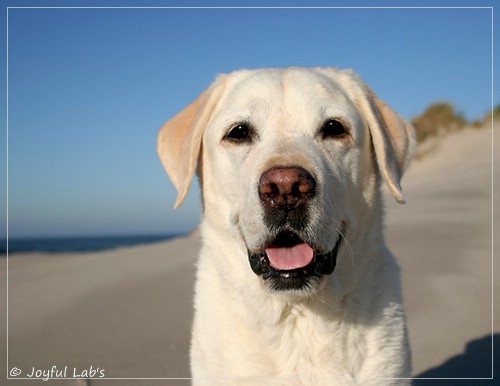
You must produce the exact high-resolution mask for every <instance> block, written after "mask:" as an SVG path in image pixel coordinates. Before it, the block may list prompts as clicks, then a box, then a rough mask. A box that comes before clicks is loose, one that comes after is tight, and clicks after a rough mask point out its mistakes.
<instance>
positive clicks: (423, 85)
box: [0, 1, 499, 237]
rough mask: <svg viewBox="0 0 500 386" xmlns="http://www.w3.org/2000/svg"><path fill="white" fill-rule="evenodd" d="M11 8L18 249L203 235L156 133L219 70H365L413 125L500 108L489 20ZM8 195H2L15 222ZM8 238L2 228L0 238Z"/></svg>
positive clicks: (468, 11)
mask: <svg viewBox="0 0 500 386" xmlns="http://www.w3.org/2000/svg"><path fill="white" fill-rule="evenodd" d="M226 3H227V2H226ZM379 3H380V2H379ZM151 4H152V5H155V6H168V5H173V4H174V3H173V2H170V3H169V2H161V1H156V2H152V3H151ZM183 4H186V3H185V2H183V3H181V5H183ZM202 4H204V5H209V2H203V3H202ZM218 4H219V5H224V4H225V3H224V2H219V3H218ZM232 4H236V3H235V2H233V3H232ZM237 4H243V3H237ZM247 4H248V3H247ZM250 4H252V5H255V4H265V5H283V4H285V3H284V2H280V3H277V2H275V3H270V2H269V1H268V2H261V3H256V2H253V3H250ZM287 4H290V5H299V4H302V5H304V4H305V5H315V4H318V5H323V6H325V5H326V6H334V5H346V3H345V2H344V3H342V2H333V1H323V2H321V3H319V2H302V3H300V2H292V1H290V2H288V3H287ZM348 4H362V3H353V2H350V3H348ZM369 4H370V5H371V6H375V5H406V6H407V5H417V6H420V5H425V4H426V3H423V2H418V1H417V2H415V1H414V2H411V1H408V2H388V1H386V2H384V3H380V4H378V3H377V2H375V1H372V2H369ZM432 4H434V5H437V4H438V3H436V2H433V3H432ZM492 4H493V2H491V1H490V2H488V1H469V2H467V1H460V2H455V3H454V2H452V1H447V2H442V5H446V6H453V5H460V6H467V5H472V6H485V7H487V6H491V5H492ZM2 5H3V7H4V8H3V10H2V11H3V16H4V18H3V20H8V106H7V99H6V96H7V84H6V81H5V79H7V78H6V77H4V80H3V81H2V87H3V94H2V101H4V103H3V108H2V110H0V111H2V113H3V114H5V113H6V112H7V111H8V198H9V200H8V220H9V221H8V227H9V237H27V236H64V235H101V234H148V233H170V232H178V231H187V230H190V229H192V228H194V227H195V226H196V224H197V223H198V222H199V220H200V216H201V206H200V204H199V201H200V198H199V196H200V195H199V191H198V189H197V187H195V188H193V189H192V190H191V194H190V197H189V199H188V200H187V201H186V202H185V204H184V205H183V207H182V208H181V209H178V210H176V211H173V210H172V209H171V208H172V206H173V204H174V202H175V196H176V194H175V191H174V189H173V187H172V185H171V183H170V181H169V180H168V178H167V176H166V174H165V173H164V171H163V169H162V167H161V164H160V162H159V160H158V158H157V155H156V149H155V146H156V135H157V132H158V129H159V128H160V127H161V126H162V125H163V123H164V122H165V121H167V120H168V119H169V118H170V117H172V116H173V115H174V114H175V113H176V112H178V111H179V110H181V109H182V108H183V107H184V106H186V105H187V104H189V103H190V102H191V101H192V100H193V99H194V98H195V97H196V96H197V95H198V94H199V93H200V92H201V91H202V90H203V89H204V88H205V87H207V86H208V85H209V84H210V82H211V81H212V80H213V79H214V77H215V76H216V74H218V73H225V72H230V71H233V70H237V69H241V68H259V67H286V66H291V65H301V66H333V67H340V68H353V69H355V70H356V71H357V72H358V73H359V74H360V75H361V77H362V78H363V79H364V80H365V81H366V82H367V83H369V84H370V85H371V86H372V88H373V89H374V90H375V91H376V93H377V94H378V95H379V96H380V97H381V98H383V99H384V100H386V101H387V102H388V103H389V104H390V105H391V106H392V107H394V108H395V109H396V110H398V111H399V112H401V113H402V114H403V115H404V116H406V117H407V118H412V117H413V116H415V115H417V114H420V113H421V112H422V111H423V110H425V108H426V107H427V106H428V105H429V104H430V103H432V102H435V101H450V102H452V103H454V104H455V105H456V107H457V108H458V109H459V111H461V112H462V113H463V114H464V115H465V116H466V117H467V118H468V119H476V118H482V117H483V116H484V114H485V113H486V112H487V111H489V109H490V108H491V94H492V87H491V84H492V76H491V67H492V42H491V30H492V29H491V28H492V26H491V19H492V17H491V15H492V11H491V9H487V8H485V9H477V8H475V9H472V8H462V9H456V8H446V9H437V8H426V9H409V8H403V9H401V8H398V9H389V8H384V9H373V8H370V9H367V8H350V9H338V8H336V9H171V8H162V9H159V8H141V9H123V8H92V9H76V8H70V9H68V8H65V9H60V8H36V9H34V8H9V9H8V15H7V6H9V7H24V6H29V5H36V6H39V7H40V6H48V5H51V6H54V5H55V6H74V5H83V6H87V5H97V6H104V5H110V6H120V5H121V6H133V5H140V6H147V5H148V3H147V2H141V3H134V1H127V2H125V1H123V2H121V1H114V2H112V3H107V2H105V1H101V2H97V3H96V2H95V3H89V2H80V3H78V2H76V1H73V2H69V1H66V2H64V1H59V2H57V1H51V2H44V1H37V2H28V1H24V2H23V1H10V2H9V1H7V2H4V3H3V4H2ZM365 5H366V2H365ZM497 30H498V28H497ZM2 34H3V36H1V37H2V40H3V53H2V56H3V57H4V58H5V56H6V54H5V52H6V41H7V40H6V36H5V32H2ZM5 59H6V58H5ZM2 63H7V61H6V60H2ZM1 66H2V67H3V69H4V73H5V70H6V68H5V67H6V66H5V64H2V65H1ZM496 94H497V95H498V93H496ZM498 103H499V99H498V96H495V100H494V104H495V105H496V104H498ZM5 121H6V120H5ZM1 138H2V139H1V154H2V161H1V162H2V168H1V171H0V177H1V179H2V181H6V180H7V179H6V156H5V154H6V148H7V147H6V142H7V141H6V139H7V131H6V130H5V128H3V129H2V137H1ZM2 187H3V183H2ZM5 197H6V190H5V189H3V188H2V191H1V192H0V198H1V200H2V205H1V206H0V215H1V218H5V217H6V212H7V211H6V209H7V205H6V204H5V202H6V200H5ZM6 226H7V224H6V222H4V221H2V222H1V223H0V232H1V233H0V235H1V234H5V232H6ZM0 237H1V236H0Z"/></svg>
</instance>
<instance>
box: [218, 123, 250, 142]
mask: <svg viewBox="0 0 500 386" xmlns="http://www.w3.org/2000/svg"><path fill="white" fill-rule="evenodd" d="M251 135H252V129H251V128H250V126H249V125H247V124H246V123H239V124H237V125H236V126H234V127H233V128H232V129H231V130H229V132H228V133H227V134H226V136H225V137H224V140H226V141H229V142H234V143H241V142H250V141H251V140H252V137H251Z"/></svg>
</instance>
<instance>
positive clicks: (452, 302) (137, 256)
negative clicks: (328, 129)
mask: <svg viewBox="0 0 500 386" xmlns="http://www.w3.org/2000/svg"><path fill="white" fill-rule="evenodd" d="M498 129H500V128H498ZM498 129H497V130H496V133H498ZM495 136H496V137H497V138H495V140H496V141H495V143H496V144H498V143H500V137H498V134H495ZM491 143H492V132H491V129H467V130H464V131H461V132H459V133H455V134H449V135H448V136H446V137H444V138H440V139H437V140H435V146H431V145H427V147H429V148H431V151H429V152H428V154H426V155H425V156H423V157H421V158H420V159H418V160H417V161H416V162H414V163H413V165H412V166H411V167H410V170H409V171H408V173H407V174H406V175H405V177H404V180H403V190H404V193H405V198H406V201H407V203H406V205H398V204H396V203H394V202H393V200H392V199H391V198H390V197H389V195H388V194H387V195H386V201H387V215H386V224H387V226H386V236H387V242H388V244H389V247H390V249H391V250H392V252H393V253H394V254H395V255H396V256H397V258H398V261H399V262H400V264H401V267H402V272H403V286H404V297H405V304H406V308H407V315H408V327H409V331H410V340H411V345H412V350H413V368H414V371H413V374H414V376H415V377H424V378H490V377H491V370H492V361H491V353H492V332H493V333H494V335H493V338H494V340H495V343H496V346H497V348H498V347H499V346H500V313H499V311H498V307H496V310H495V315H494V316H495V318H494V320H495V321H494V324H493V323H492V296H493V295H494V294H498V293H500V285H499V281H498V277H499V273H500V268H498V267H499V264H495V267H494V269H495V272H494V273H495V278H496V280H495V281H494V282H493V277H492V268H493V264H492V246H494V248H495V250H498V247H499V245H498V237H494V245H492V236H497V235H496V234H495V235H493V234H492V202H491V201H492V200H491V198H492V183H493V182H492V159H491V157H492V151H491ZM499 157H500V156H499V152H498V151H496V154H495V155H494V158H495V159H494V164H495V166H496V165H499V162H498V161H499ZM498 180H499V179H498V169H497V168H495V171H494V183H495V191H496V192H498V191H500V185H499V182H498ZM498 216H499V209H498V205H497V206H495V208H494V212H493V220H494V222H495V223H498V219H499V217H498ZM495 233H498V228H497V230H496V232H495ZM199 246H200V240H199V235H198V233H197V232H194V233H193V234H192V235H190V236H188V237H184V238H179V239H175V240H172V241H168V242H163V243H157V244H151V245H146V246H138V247H132V248H127V249H120V250H115V251H108V252H98V253H81V254H57V255H54V254H52V255H51V254H20V255H12V256H11V257H10V258H9V260H8V277H7V259H6V258H1V259H0V282H1V283H2V285H1V289H0V291H1V293H0V307H2V309H3V310H6V309H7V299H8V367H9V368H8V369H6V363H7V358H6V353H7V350H6V347H4V346H3V347H2V348H1V351H0V366H1V369H2V379H3V378H5V374H7V372H8V371H9V372H10V371H14V369H15V368H17V369H19V371H20V374H19V375H17V378H30V375H32V373H33V376H36V375H37V371H39V372H38V375H39V377H40V376H42V377H43V375H41V374H43V370H45V371H47V370H51V369H54V367H55V370H53V371H54V372H53V374H55V375H57V374H61V375H64V374H65V375H66V376H67V377H68V378H71V377H74V376H75V377H76V376H85V375H94V376H95V379H92V381H90V382H87V383H86V382H85V381H83V380H78V379H75V380H59V381H58V382H57V385H85V384H87V385H88V384H91V385H101V384H102V385H156V384H158V385H160V384H161V385H188V384H189V382H190V381H189V380H185V379H184V380H183V379H171V380H165V379H161V378H189V363H188V362H189V361H188V351H189V337H190V328H191V319H192V292H193V283H194V273H195V263H196V258H197V251H198V249H199ZM249 272H250V271H249ZM249 274H251V272H250V273H249ZM7 280H8V287H7V285H6V283H7ZM7 288H8V296H7V293H6V291H7ZM6 323H7V318H5V317H4V318H2V319H1V320H0V331H1V332H0V334H1V335H2V336H1V342H2V345H5V344H6V342H7V326H6ZM497 363H498V357H497ZM496 366H497V370H500V368H499V366H498V365H496ZM497 373H498V371H497ZM12 374H13V375H16V374H15V371H14V372H13V373H12ZM101 374H102V375H104V376H105V377H106V378H117V379H116V380H109V379H107V380H104V381H103V380H101V381H99V379H98V378H97V377H99V376H100V375H101ZM153 378H154V379H153ZM436 382H437V383H436V384H439V385H453V384H457V383H454V381H436ZM455 382H456V381H455ZM490 382H491V381H478V380H474V381H469V382H466V383H460V385H463V384H467V385H469V384H470V385H482V384H493V383H490ZM0 383H1V382H0ZM51 383H53V382H51ZM2 384H3V383H2ZM7 384H9V385H10V384H13V385H25V384H26V385H34V384H46V382H43V381H42V380H40V381H34V380H33V379H26V380H16V381H8V383H7ZM416 384H418V385H420V384H422V385H424V384H425V385H427V384H433V383H432V381H417V382H416Z"/></svg>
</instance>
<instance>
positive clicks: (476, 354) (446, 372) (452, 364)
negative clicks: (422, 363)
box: [413, 334, 500, 386]
mask: <svg viewBox="0 0 500 386" xmlns="http://www.w3.org/2000/svg"><path fill="white" fill-rule="evenodd" d="M492 344H493V347H494V351H495V352H494V355H493V357H494V359H495V361H494V362H493V366H494V368H493V373H494V375H495V380H481V379H463V378H491V376H492V368H491V367H492V358H491V353H492V351H491V349H492ZM499 354H500V334H494V335H493V340H492V336H491V335H488V336H485V337H484V338H480V339H476V340H473V341H470V342H469V343H467V346H466V347H465V352H464V353H463V354H461V355H457V356H454V357H452V358H450V359H448V360H447V361H446V362H444V363H442V364H441V365H439V366H437V367H434V368H432V369H429V370H427V371H425V372H423V373H421V374H418V375H417V376H416V377H417V378H462V379H432V380H431V379H415V380H414V381H413V385H414V386H428V385H439V386H455V385H457V386H477V385H494V384H496V385H500V383H498V382H499V381H498V379H497V377H498V376H499V374H500V373H499V372H500V361H499V360H498V355H499Z"/></svg>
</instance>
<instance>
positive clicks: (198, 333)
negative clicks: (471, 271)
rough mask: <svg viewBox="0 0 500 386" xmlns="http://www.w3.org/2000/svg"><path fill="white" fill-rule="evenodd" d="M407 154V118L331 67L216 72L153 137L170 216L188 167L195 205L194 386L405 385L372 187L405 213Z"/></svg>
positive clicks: (404, 344) (387, 258) (186, 182)
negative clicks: (171, 188) (169, 187)
mask: <svg viewBox="0 0 500 386" xmlns="http://www.w3.org/2000/svg"><path fill="white" fill-rule="evenodd" d="M414 145H415V139H414V130H413V128H412V127H411V125H410V124H409V123H408V122H407V121H405V120H404V119H403V118H402V117H401V116H399V115H398V114H397V113H396V112H394V111H393V110H392V109H391V108H390V107H388V106H387V105H386V104H385V103H384V102H382V101H381V100H380V99H378V98H377V97H376V96H375V95H374V93H373V92H372V91H371V90H370V88H369V87H368V86H367V85H366V84H365V83H363V82H362V81H361V80H360V79H359V78H358V76H356V75H355V74H354V73H353V72H352V71H341V70H336V69H331V68H287V69H263V70H253V71H237V72H234V73H231V74H229V75H221V76H219V77H218V78H217V80H216V81H215V82H214V83H213V84H212V85H211V86H210V87H209V88H208V89H207V90H206V91H204V92H203V93H202V94H201V95H200V96H199V98H198V99H197V100H196V101H195V102H194V103H192V104H191V105H189V106H188V107H186V108H185V109H184V110H183V111H181V112H180V113H179V114H178V115H176V116H175V117H173V118H172V119H171V120H170V121H168V122H167V123H166V124H165V126H163V128H162V129H161V131H160V133H159V138H158V151H159V155H160V158H161V161H162V163H163V165H164V167H165V169H166V170H167V172H168V174H169V176H170V178H171V180H172V181H173V183H174V185H175V187H176V188H177V190H178V199H177V202H176V206H179V205H181V203H182V201H183V200H184V198H185V197H186V195H187V193H188V190H189V187H190V184H191V181H192V179H193V176H194V173H195V171H196V170H197V172H198V175H199V179H200V183H201V188H202V196H203V207H204V216H203V222H202V226H201V229H202V237H203V246H202V250H201V252H200V257H199V264H198V273H197V282H196V288H195V318H194V325H193V331H192V342H191V369H192V376H193V383H194V384H204V385H208V384H217V385H220V384H222V383H223V382H225V383H224V384H227V385H239V384H262V385H275V384H279V385H281V384H283V385H289V384H293V385H299V384H300V385H316V384H321V385H334V384H356V385H358V384H369V385H398V386H399V385H404V384H407V383H409V381H408V380H405V379H404V378H408V377H410V367H411V366H410V350H409V345H408V337H407V331H406V324H405V314H404V309H403V305H402V296H401V287H400V279H399V276H400V274H399V268H398V265H397V264H396V262H395V260H394V257H393V256H392V255H391V253H390V252H389V250H388V249H387V247H386V245H385V242H384V236H383V227H384V225H383V220H382V215H383V209H382V197H381V192H380V185H381V182H382V181H385V183H386V184H387V186H388V187H389V190H390V191H391V193H392V195H393V196H394V198H395V199H396V200H397V201H398V202H403V201H404V199H403V195H402V192H401V187H400V180H401V177H402V174H403V172H404V171H405V169H406V168H407V166H408V163H409V161H410V159H411V156H412V154H413V150H414Z"/></svg>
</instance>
